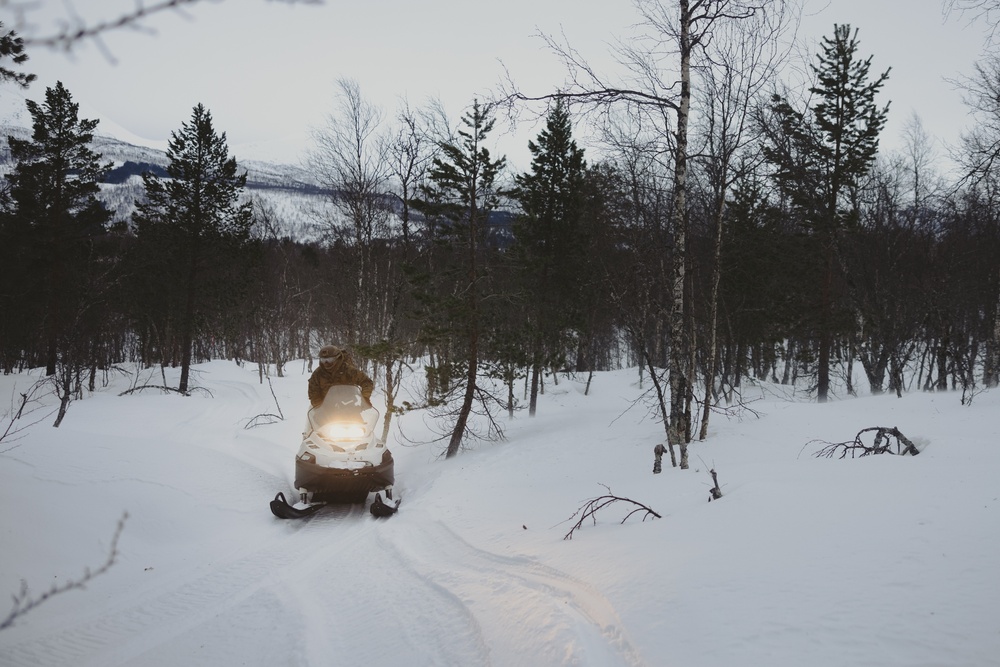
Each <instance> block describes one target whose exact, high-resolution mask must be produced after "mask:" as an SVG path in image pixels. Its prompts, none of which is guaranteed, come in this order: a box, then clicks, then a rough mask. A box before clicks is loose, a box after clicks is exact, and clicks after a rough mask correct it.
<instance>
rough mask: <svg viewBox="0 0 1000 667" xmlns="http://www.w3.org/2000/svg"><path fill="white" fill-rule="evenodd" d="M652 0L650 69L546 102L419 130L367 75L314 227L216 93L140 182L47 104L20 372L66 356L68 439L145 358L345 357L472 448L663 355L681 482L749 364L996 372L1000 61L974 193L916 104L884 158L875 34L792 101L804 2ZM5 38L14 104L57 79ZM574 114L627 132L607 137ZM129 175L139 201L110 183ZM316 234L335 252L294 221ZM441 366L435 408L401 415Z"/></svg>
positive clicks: (847, 29)
mask: <svg viewBox="0 0 1000 667" xmlns="http://www.w3.org/2000/svg"><path fill="white" fill-rule="evenodd" d="M965 5H966V6H965V7H963V9H965V10H967V11H978V12H980V13H982V14H983V15H984V16H986V18H987V19H990V18H992V16H991V12H992V11H993V10H995V7H993V6H992V5H993V3H991V2H967V3H965ZM639 7H640V9H641V17H640V22H641V25H642V26H643V27H644V29H645V30H646V34H647V35H648V38H649V39H648V41H646V42H644V41H642V40H638V41H636V42H634V43H632V44H630V45H629V46H627V47H626V46H621V47H619V48H621V49H622V51H621V53H620V54H619V56H620V57H621V59H622V60H623V61H624V62H626V63H628V64H629V65H630V69H631V70H632V73H633V74H634V76H633V77H632V78H631V79H630V80H622V81H613V82H611V81H605V80H602V79H601V78H600V77H599V76H598V75H597V74H595V73H594V71H593V70H592V69H590V68H588V66H587V63H586V62H584V61H582V60H580V59H579V58H580V56H579V54H577V53H576V52H575V51H573V49H572V48H571V46H569V45H564V44H561V43H559V42H557V41H555V40H552V41H551V42H550V47H551V49H552V50H553V52H554V53H555V54H556V55H557V56H558V57H560V58H562V59H563V60H564V61H565V63H566V66H567V69H568V70H570V71H572V72H574V78H573V80H572V85H570V86H569V87H568V88H567V89H564V90H560V91H553V92H552V93H551V94H549V95H545V96H542V97H529V96H528V95H526V94H524V93H522V92H521V91H520V90H519V89H518V88H517V86H516V84H515V83H514V82H507V84H506V85H505V90H504V93H505V94H503V95H498V96H497V98H496V99H490V100H486V99H483V100H475V101H471V103H470V106H469V107H468V109H467V110H466V111H465V113H464V114H463V115H462V116H461V118H460V119H458V122H453V121H452V120H451V119H449V118H448V117H447V116H446V115H445V113H444V112H443V111H442V110H441V109H440V108H437V107H435V106H434V105H428V106H427V107H423V108H409V107H407V108H401V109H397V110H394V111H393V112H391V113H388V112H386V111H385V110H383V109H380V108H378V107H376V106H374V105H372V104H371V103H369V102H368V101H367V100H366V99H365V97H364V94H363V90H362V84H360V83H358V82H356V81H351V80H342V81H340V84H339V88H340V91H339V92H340V96H339V100H340V103H339V105H338V108H337V109H335V110H334V111H333V113H332V114H331V122H330V123H329V125H328V126H327V127H326V128H324V129H323V131H322V132H321V133H319V134H318V136H317V143H316V145H315V147H314V149H313V150H312V151H311V153H310V156H309V166H310V171H311V173H312V176H313V177H314V178H315V179H316V183H315V186H316V188H317V189H316V191H315V192H316V193H326V194H325V195H324V196H314V197H313V200H314V201H312V202H311V203H310V205H309V206H302V207H298V208H293V209H288V208H280V209H279V208H276V207H274V206H273V205H270V204H268V203H267V202H266V201H265V200H263V199H258V198H255V197H251V196H249V195H248V194H247V190H246V184H247V173H246V170H245V169H244V168H243V167H241V165H240V164H239V163H238V162H237V160H236V157H235V156H233V155H231V154H230V152H229V148H228V146H227V143H226V137H225V128H222V127H216V125H215V123H214V121H213V118H212V114H211V110H210V109H207V108H205V107H204V106H202V105H197V106H196V107H194V109H193V110H192V113H191V116H190V118H189V119H188V120H187V121H185V122H184V123H183V124H182V125H181V127H180V128H179V129H178V130H177V131H176V132H174V133H173V135H172V138H171V141H170V145H169V149H168V151H167V154H166V158H167V159H166V165H165V168H161V169H157V170H151V171H144V172H143V173H134V174H131V175H128V174H125V175H122V174H121V171H120V168H121V166H122V165H115V164H113V163H111V162H110V161H108V160H107V159H105V158H104V157H103V156H102V155H101V154H100V152H99V151H97V150H95V148H94V141H95V131H97V129H98V128H97V123H96V121H92V120H88V119H85V118H81V117H80V116H79V113H78V106H77V105H76V104H75V103H74V100H73V94H72V91H70V90H67V89H66V88H64V87H63V86H62V85H61V84H60V85H58V86H55V87H53V88H49V89H47V90H46V91H45V99H44V102H43V103H35V102H29V103H28V111H29V113H30V116H31V124H32V128H33V131H32V133H31V135H30V137H22V138H17V137H15V136H11V137H10V138H9V141H8V152H7V155H6V159H7V166H6V167H5V170H6V174H5V176H4V184H3V185H4V187H3V189H2V193H0V196H2V201H0V254H2V256H0V272H2V276H0V284H2V285H3V289H2V290H0V312H3V313H4V314H5V315H4V317H2V318H0V366H2V368H3V371H4V373H14V372H19V371H23V370H25V369H31V368H38V367H44V368H45V372H46V375H47V377H48V378H49V383H50V385H49V386H50V387H51V388H53V389H54V391H56V393H57V394H58V396H59V399H60V401H61V409H60V411H59V417H58V419H57V421H56V425H58V423H59V420H61V419H62V417H63V416H64V415H65V413H66V410H67V409H69V408H70V405H71V403H72V401H73V400H74V399H78V398H81V397H83V396H85V395H86V394H87V393H88V392H93V391H95V389H96V388H97V387H99V386H100V385H101V384H102V383H106V382H107V381H108V377H109V375H110V374H114V373H115V372H116V368H117V367H118V365H119V364H122V363H124V362H135V363H138V364H140V365H142V366H144V367H157V366H159V367H161V368H166V367H177V368H180V369H181V374H180V380H179V384H177V385H176V386H173V387H171V389H172V390H176V391H178V392H181V393H187V392H189V391H190V390H191V389H192V382H191V380H190V378H189V375H188V369H189V368H190V366H191V364H193V363H198V362H202V361H207V360H213V359H233V360H237V361H240V362H246V363H250V364H256V365H258V367H259V368H260V372H261V376H262V378H263V375H264V374H269V373H274V374H276V375H278V376H280V375H281V374H282V372H283V367H284V365H285V364H286V363H288V362H289V361H290V360H294V359H312V356H313V354H314V353H315V351H316V350H317V349H318V346H319V345H321V344H323V343H325V342H331V341H333V342H337V343H338V344H343V345H346V346H348V347H349V348H350V349H351V351H352V353H353V355H354V357H355V358H356V360H357V361H358V362H359V363H360V364H362V365H363V367H364V368H365V369H366V370H367V371H368V372H369V373H370V374H371V375H372V376H373V377H375V378H376V381H377V383H378V385H379V386H380V389H381V390H383V391H384V392H385V395H386V397H387V404H388V410H389V412H390V413H398V412H399V411H402V410H409V409H414V408H417V407H432V408H434V409H438V410H441V409H444V410H450V411H451V413H450V414H451V415H452V419H451V422H450V423H451V425H452V426H451V427H450V430H451V433H450V437H449V440H448V442H449V444H448V454H449V455H453V454H454V453H456V452H457V451H458V450H459V448H460V447H461V446H462V444H463V443H465V442H467V441H469V440H470V439H475V438H496V437H502V428H501V426H500V423H499V421H498V420H497V419H496V418H495V415H498V414H502V413H504V412H508V411H513V410H514V409H515V408H516V407H518V406H519V405H520V404H521V403H526V404H527V407H528V410H529V412H530V413H531V414H534V413H535V410H536V406H537V397H538V395H539V393H541V392H544V391H545V389H546V386H547V384H548V383H551V382H553V381H554V380H555V379H556V376H554V375H553V374H554V373H556V372H568V373H572V374H576V376H577V377H580V376H582V377H586V374H588V373H591V372H594V371H600V370H609V369H620V368H623V367H627V366H634V365H639V366H641V367H642V368H643V369H644V370H645V371H646V372H647V373H648V377H649V378H650V379H651V380H652V382H653V384H654V385H655V388H656V392H657V396H658V400H659V405H660V411H661V418H662V423H663V426H664V430H665V436H666V440H667V442H668V445H669V450H670V456H671V463H672V464H673V465H677V466H680V467H682V468H684V467H687V465H688V462H687V454H686V445H687V443H689V442H691V441H692V440H693V439H695V438H702V439H703V438H705V436H706V433H707V426H708V421H709V419H710V415H711V414H712V408H723V409H724V407H725V406H726V405H730V404H732V403H733V402H738V401H739V400H740V387H741V384H742V383H743V382H744V381H745V380H746V379H748V378H755V379H765V380H770V381H773V382H777V383H781V384H798V385H801V384H803V383H805V384H806V385H808V387H809V388H810V391H812V392H813V395H814V396H815V398H816V399H817V400H818V401H821V402H822V401H825V400H827V399H828V397H830V395H831V391H832V389H831V387H832V386H833V383H832V382H831V378H835V379H837V380H838V382H837V383H836V384H837V386H844V387H845V388H846V391H847V392H849V393H850V392H853V391H854V388H855V387H857V386H859V385H860V384H862V383H863V384H864V386H865V388H866V390H869V391H870V392H871V393H881V392H895V393H896V394H902V393H903V392H910V391H921V390H940V389H955V388H958V389H961V390H962V391H963V393H964V394H968V395H970V396H971V394H972V393H974V392H976V391H977V390H979V389H980V388H983V387H994V386H996V384H997V382H998V379H1000V307H998V305H1000V263H998V262H997V260H996V258H997V257H998V256H1000V208H998V203H997V193H998V191H1000V190H998V183H1000V181H998V177H1000V173H998V170H997V167H996V158H997V156H998V149H997V145H998V142H1000V104H998V101H997V100H998V95H997V91H998V90H1000V59H998V58H985V59H984V60H983V61H982V62H981V64H980V65H979V66H977V67H976V69H975V71H973V72H969V74H968V78H967V79H966V80H965V82H964V83H965V87H966V89H965V92H966V94H967V97H968V103H969V104H970V106H971V108H972V110H973V111H974V112H975V114H976V117H977V119H978V123H979V124H978V125H977V126H976V127H975V128H974V129H973V130H972V131H971V132H969V133H968V134H967V135H966V136H964V137H963V140H962V142H961V145H960V146H956V147H954V156H955V158H956V160H957V161H958V163H959V164H960V166H961V171H960V172H958V173H957V176H954V175H953V176H945V175H943V174H942V173H941V172H940V171H939V170H938V168H937V162H935V155H934V149H933V141H932V138H931V137H929V136H928V135H927V134H926V133H925V132H924V131H923V129H922V127H921V124H920V122H919V119H918V118H917V117H914V118H913V119H912V121H911V122H910V124H909V125H908V134H907V148H906V150H903V151H898V152H893V153H891V154H890V153H885V152H883V151H880V150H879V139H880V134H881V132H882V130H883V127H884V124H885V119H886V117H887V114H890V113H892V107H891V103H890V100H888V99H883V96H882V95H880V90H881V87H882V85H883V83H884V82H885V81H886V79H887V77H891V71H888V70H887V71H877V70H873V69H872V66H871V53H870V51H868V50H866V47H865V44H864V41H863V39H862V38H861V37H862V36H863V33H862V32H860V31H859V29H858V28H857V27H855V26H851V25H834V26H831V30H830V31H829V33H828V35H827V36H826V37H825V38H824V39H823V41H822V43H821V45H820V48H819V50H818V51H817V52H816V53H814V54H812V57H811V60H810V61H809V63H808V71H809V81H808V82H806V83H805V84H801V85H799V84H794V85H793V82H789V81H783V80H782V78H781V75H780V74H781V68H780V67H779V65H780V64H781V63H782V62H783V60H784V59H785V58H787V57H788V53H787V51H785V50H783V49H782V47H781V46H780V45H781V43H782V41H781V39H779V38H780V37H784V36H787V31H788V30H789V25H790V24H789V16H788V14H787V7H786V3H784V2H782V1H781V0H767V1H749V0H712V1H704V0H701V1H695V0H690V1H689V0H682V1H681V2H677V3H674V2H669V3H659V4H657V3H643V4H640V5H639ZM127 18H129V17H123V19H127ZM132 18H133V19H134V18H135V17H132ZM84 36H85V35H84ZM64 37H65V38H67V39H69V38H72V36H64ZM2 40H3V41H2V51H0V54H2V60H0V62H2V64H3V69H2V70H0V75H2V78H3V86H5V87H10V86H18V85H20V86H30V85H31V76H30V74H27V72H30V59H27V60H26V57H28V56H30V51H31V48H32V43H31V42H30V41H29V42H27V43H25V42H24V40H23V39H22V38H21V37H20V36H18V35H17V33H15V32H11V31H10V30H7V29H4V31H3V37H2ZM662 43H668V44H670V48H669V52H670V53H669V55H670V58H669V59H664V58H662V55H663V54H662V53H661V52H659V51H658V50H657V47H656V46H655V45H656V44H662ZM39 48H41V46H40V47H39ZM512 108H521V109H529V108H530V109H534V110H536V112H537V113H541V114H544V115H545V119H546V123H545V128H544V130H543V131H542V132H540V133H539V134H538V136H537V137H536V138H535V139H534V140H533V141H532V142H531V144H530V146H529V149H530V152H531V156H532V161H531V166H530V169H529V170H528V171H526V172H523V173H511V171H510V170H509V169H507V168H506V164H505V159H504V157H503V156H501V155H496V154H494V152H492V151H491V147H492V145H493V144H492V143H491V142H492V139H493V134H492V133H493V132H494V127H495V123H496V122H497V120H498V118H500V117H502V116H504V114H505V113H506V112H507V111H509V110H510V109H512ZM575 123H587V124H588V127H592V128H597V130H598V136H599V138H600V140H599V141H595V142H594V144H593V145H587V146H583V145H581V144H580V142H579V141H578V140H577V139H576V138H575V134H574V129H575ZM113 169H116V170H118V175H119V177H121V179H122V181H123V182H127V183H129V184H130V186H131V187H132V188H133V189H134V191H135V192H136V193H137V194H136V196H135V201H134V205H131V206H125V207H122V206H121V205H120V202H114V201H111V199H110V198H109V197H108V193H110V192H111V191H112V185H111V183H110V182H109V173H110V172H111V171H112V170H113ZM304 221H305V222H304ZM304 227H308V228H309V229H311V230H314V232H315V233H314V234H313V235H312V237H311V238H306V235H303V234H294V233H291V231H290V230H296V229H303V228H304ZM856 362H858V363H860V365H861V367H862V368H863V369H864V376H863V377H855V376H853V372H852V369H853V368H855V364H856ZM412 364H420V365H422V366H423V367H424V368H425V370H426V374H427V378H428V382H427V389H426V395H425V396H424V397H423V401H424V402H423V404H422V405H413V404H409V403H407V404H406V405H402V404H400V405H397V404H396V403H395V401H394V395H395V388H396V387H398V383H399V379H400V377H401V374H402V370H403V368H404V367H406V366H407V365H412ZM485 378H489V379H491V380H493V381H500V382H502V383H503V386H506V388H507V391H506V392H505V393H499V394H498V393H497V392H496V391H491V390H488V389H487V386H488V385H487V383H485V382H484V381H483V380H484V379H485ZM473 412H476V413H477V414H486V415H488V418H487V419H486V420H485V421H482V420H470V419H469V415H470V414H471V413H473ZM484 423H485V424H488V426H487V427H486V428H485V429H481V430H478V431H476V430H475V429H476V428H481V427H477V426H475V425H476V424H479V425H482V424H484Z"/></svg>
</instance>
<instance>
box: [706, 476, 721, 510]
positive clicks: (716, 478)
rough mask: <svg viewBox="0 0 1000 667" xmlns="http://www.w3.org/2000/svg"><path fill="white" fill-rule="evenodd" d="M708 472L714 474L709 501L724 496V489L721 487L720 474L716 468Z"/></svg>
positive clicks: (709, 491)
mask: <svg viewBox="0 0 1000 667" xmlns="http://www.w3.org/2000/svg"><path fill="white" fill-rule="evenodd" d="M708 474H709V475H711V476H712V485H713V486H712V488H711V489H709V490H708V502H712V501H713V500H718V499H719V498H721V497H722V489H720V488H719V476H718V475H717V474H716V472H715V468H712V469H711V470H709V471H708Z"/></svg>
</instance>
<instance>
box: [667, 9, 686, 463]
mask: <svg viewBox="0 0 1000 667" xmlns="http://www.w3.org/2000/svg"><path fill="white" fill-rule="evenodd" d="M679 4H680V53H681V97H680V105H679V107H678V110H677V135H676V137H677V155H676V157H675V160H674V202H673V204H674V205H673V212H672V214H671V218H672V223H673V232H674V257H673V272H672V275H671V286H670V297H671V308H670V315H669V317H670V321H669V335H670V366H669V373H670V379H669V382H670V427H669V430H668V432H667V434H668V438H667V439H668V442H669V444H670V445H671V446H673V445H677V446H678V447H679V448H680V454H681V456H680V467H681V469H687V467H688V452H687V437H686V435H687V433H689V432H690V430H691V429H690V423H689V422H690V419H689V415H688V413H687V412H686V410H685V407H686V402H687V401H686V398H687V394H688V391H690V389H691V386H690V374H689V371H690V369H688V368H687V364H688V357H689V356H690V354H689V351H688V341H687V337H686V335H685V331H684V310H685V308H684V298H685V291H684V286H685V281H684V277H685V261H686V244H687V234H686V232H687V218H686V215H685V213H686V209H687V197H686V194H687V141H688V114H689V111H690V108H691V36H690V31H691V9H690V3H689V0H679Z"/></svg>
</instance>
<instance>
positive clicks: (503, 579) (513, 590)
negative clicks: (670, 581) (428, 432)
mask: <svg viewBox="0 0 1000 667" xmlns="http://www.w3.org/2000/svg"><path fill="white" fill-rule="evenodd" d="M409 528H410V530H407V531H399V532H394V533H393V534H391V535H389V534H388V533H386V534H385V536H382V535H380V537H382V539H383V542H385V543H386V544H385V546H384V549H385V550H386V551H387V552H388V551H395V552H396V554H397V555H396V559H397V560H398V561H399V562H400V563H403V564H405V567H406V568H407V569H409V570H410V571H411V573H412V576H415V577H418V578H421V579H423V580H425V581H429V582H434V585H435V586H436V587H437V588H439V589H440V590H441V591H442V593H441V594H440V595H441V596H442V597H445V596H446V597H448V598H449V599H454V600H460V601H461V602H462V604H463V605H464V606H465V607H466V608H467V613H468V614H469V615H470V616H472V617H474V618H475V619H476V625H477V627H479V628H480V632H481V634H482V636H483V641H484V642H485V643H486V644H487V646H488V647H489V652H490V656H491V659H492V663H493V665H495V666H496V667H505V666H507V665H526V664H545V665H561V664H566V665H578V664H588V665H590V664H593V665H597V664H600V665H630V666H634V665H642V664H644V662H643V660H642V658H641V657H640V655H639V653H638V652H637V651H636V650H635V649H634V648H633V647H632V645H631V642H630V641H629V639H628V637H627V636H626V633H625V632H624V630H623V629H622V624H621V621H620V619H619V618H618V614H617V612H616V611H615V609H614V607H613V606H612V605H611V603H610V602H609V601H608V600H607V599H606V598H605V597H604V596H603V595H602V594H601V593H600V592H598V591H597V590H595V589H594V588H593V587H591V586H589V585H587V584H585V583H583V582H581V581H578V580H576V579H574V578H573V577H571V576H569V575H568V574H566V573H564V572H560V571H559V570H556V569H554V568H551V567H548V566H546V565H543V564H540V563H537V562H535V561H532V560H530V559H528V558H523V557H509V556H503V555H498V554H494V553H491V552H488V551H484V550H482V549H479V548H476V547H474V546H472V545H471V544H469V543H468V542H466V541H465V540H463V539H462V538H461V537H460V536H458V535H457V534H455V533H454V532H453V531H452V530H450V529H449V528H448V527H447V526H445V525H444V524H442V523H440V522H428V523H422V524H420V525H413V526H409Z"/></svg>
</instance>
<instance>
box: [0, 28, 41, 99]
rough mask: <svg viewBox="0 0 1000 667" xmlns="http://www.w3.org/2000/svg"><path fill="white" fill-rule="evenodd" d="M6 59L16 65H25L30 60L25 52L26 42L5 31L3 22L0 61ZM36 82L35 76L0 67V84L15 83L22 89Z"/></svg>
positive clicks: (0, 29)
mask: <svg viewBox="0 0 1000 667" xmlns="http://www.w3.org/2000/svg"><path fill="white" fill-rule="evenodd" d="M4 58H10V61H11V63H12V64H14V65H23V64H24V63H25V62H26V61H27V60H28V54H27V53H25V52H24V40H23V39H21V38H20V37H19V36H18V35H17V33H16V32H14V31H13V30H8V31H5V30H4V27H3V22H0V60H3V59H4ZM34 80H35V75H34V74H27V73H25V72H15V71H14V70H12V69H9V68H7V67H3V66H0V83H3V82H6V81H13V82H14V83H16V84H18V85H19V86H21V87H22V88H27V87H28V84H30V83H31V82H32V81H34Z"/></svg>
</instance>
